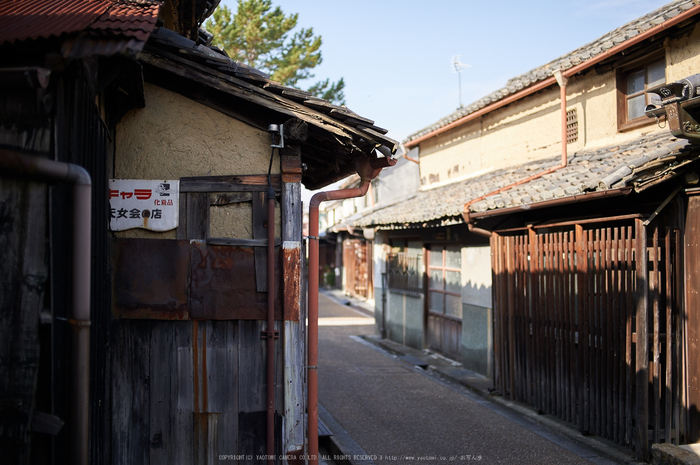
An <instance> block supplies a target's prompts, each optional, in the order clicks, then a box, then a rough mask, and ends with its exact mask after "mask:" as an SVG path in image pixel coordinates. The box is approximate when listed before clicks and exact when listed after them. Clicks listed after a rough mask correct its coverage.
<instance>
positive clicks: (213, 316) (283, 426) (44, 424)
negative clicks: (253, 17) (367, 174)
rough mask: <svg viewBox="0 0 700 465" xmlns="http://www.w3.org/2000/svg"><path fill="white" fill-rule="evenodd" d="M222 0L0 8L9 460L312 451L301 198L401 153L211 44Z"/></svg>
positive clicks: (362, 125)
mask: <svg viewBox="0 0 700 465" xmlns="http://www.w3.org/2000/svg"><path fill="white" fill-rule="evenodd" d="M213 3H214V4H212V2H199V1H198V2H194V1H175V0H173V1H166V2H165V3H163V4H162V5H161V4H160V3H157V2H149V1H143V2H120V1H116V0H97V1H90V2H84V1H79V0H51V1H38V0H21V1H16V2H11V3H9V4H8V3H6V4H4V5H2V6H0V53H1V54H2V56H3V63H2V67H1V68H0V82H1V83H2V86H0V102H1V111H0V199H1V200H0V211H1V212H2V214H1V216H2V218H3V219H2V225H3V226H2V231H1V232H0V243H2V244H3V246H4V247H3V250H4V252H3V260H1V262H2V265H0V269H1V270H2V271H1V272H0V276H1V278H0V279H2V288H1V290H0V341H1V342H0V347H2V348H1V349H0V373H1V374H2V377H1V379H2V381H0V425H1V427H0V445H1V448H2V450H3V454H4V459H6V460H8V461H10V462H12V463H29V462H30V461H32V462H33V461H41V462H44V463H112V464H131V463H140V464H147V463H151V464H156V463H168V464H170V463H212V462H214V461H215V460H217V459H218V458H220V457H222V456H226V457H239V458H240V457H243V460H244V461H246V462H261V461H265V460H264V459H260V458H259V457H258V456H259V455H267V456H268V458H269V459H270V460H269V461H271V462H276V463H283V462H284V463H286V462H289V463H295V461H303V460H302V458H301V457H300V456H301V455H303V454H304V453H306V452H308V450H307V449H306V448H307V439H308V438H309V437H311V436H314V435H315V433H316V432H315V431H312V433H311V434H307V430H306V425H307V421H306V408H307V400H306V376H307V375H306V368H307V362H306V352H305V351H306V345H305V337H306V329H305V305H304V302H305V296H304V295H303V291H304V290H305V275H304V272H303V267H304V263H305V260H304V253H303V251H304V248H303V247H302V243H303V242H304V238H303V237H302V208H301V185H302V184H304V185H305V186H306V187H308V188H310V189H318V188H320V187H323V186H326V185H328V184H330V183H332V182H335V181H337V180H339V179H342V178H344V177H346V176H348V175H349V174H351V173H354V172H355V169H356V166H357V164H358V162H362V161H367V160H371V159H377V153H376V152H375V149H377V148H379V149H381V150H382V151H383V153H390V152H393V151H394V150H395V145H396V143H395V142H394V141H393V140H391V139H390V138H387V137H386V136H385V135H384V134H385V133H386V130H384V129H382V128H379V127H376V126H374V123H373V122H372V121H371V120H368V119H366V118H363V117H360V116H359V115H357V114H355V113H353V112H351V111H350V110H348V109H347V108H345V107H338V106H335V105H332V104H330V103H329V102H327V101H324V100H321V99H318V98H315V97H313V96H312V95H310V94H308V93H306V92H303V91H299V90H296V89H292V88H288V87H284V86H281V85H279V84H277V83H275V82H273V81H271V80H270V79H269V77H268V76H266V75H265V74H263V73H261V72H259V71H257V70H255V69H252V68H250V67H247V66H244V65H242V64H239V63H236V62H233V61H231V60H230V59H229V58H227V57H226V56H225V55H224V54H222V53H221V52H220V51H219V50H217V49H215V48H212V47H210V46H208V45H207V36H208V34H206V33H205V32H204V31H202V30H200V29H199V26H200V25H201V23H202V21H203V20H204V19H205V18H206V16H207V15H208V14H209V13H211V11H212V9H213V7H214V6H215V4H216V3H218V2H213ZM380 158H381V157H380ZM71 341H73V343H71ZM73 352H74V353H75V356H74V357H73V358H71V356H70V354H71V353H73ZM309 414H310V415H311V412H309ZM310 422H311V420H310ZM69 444H72V447H69Z"/></svg>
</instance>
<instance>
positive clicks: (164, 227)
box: [109, 179, 180, 231]
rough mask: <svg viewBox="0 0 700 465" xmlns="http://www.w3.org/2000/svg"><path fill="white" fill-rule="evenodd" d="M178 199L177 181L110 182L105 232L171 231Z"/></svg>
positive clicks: (128, 180) (118, 180)
mask: <svg viewBox="0 0 700 465" xmlns="http://www.w3.org/2000/svg"><path fill="white" fill-rule="evenodd" d="M179 197H180V181H153V180H139V179H110V180H109V206H110V210H111V211H110V219H109V229H110V230H111V231H124V230H125V229H132V228H143V229H148V230H151V231H169V230H171V229H175V228H177V224H178V214H179V209H178V199H179Z"/></svg>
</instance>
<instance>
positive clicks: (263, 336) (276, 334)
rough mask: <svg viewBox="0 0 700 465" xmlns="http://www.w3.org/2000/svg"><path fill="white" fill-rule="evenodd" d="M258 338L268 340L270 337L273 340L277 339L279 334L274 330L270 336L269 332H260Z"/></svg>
mask: <svg viewBox="0 0 700 465" xmlns="http://www.w3.org/2000/svg"><path fill="white" fill-rule="evenodd" d="M260 336H261V337H262V338H263V339H269V338H270V337H272V338H273V339H279V337H280V332H279V331H277V330H275V331H272V335H270V331H261V333H260Z"/></svg>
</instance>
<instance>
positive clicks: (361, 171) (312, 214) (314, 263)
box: [306, 157, 396, 465]
mask: <svg viewBox="0 0 700 465" xmlns="http://www.w3.org/2000/svg"><path fill="white" fill-rule="evenodd" d="M395 164H396V160H394V159H392V158H389V157H386V158H374V159H369V158H362V159H360V160H357V161H356V165H355V166H356V169H357V174H358V175H360V179H361V181H362V182H361V183H360V185H359V187H354V188H351V189H341V190H335V191H328V192H319V193H318V194H315V195H314V196H313V197H311V201H310V202H309V327H308V366H307V367H306V368H307V382H308V405H307V408H308V413H309V420H308V437H309V454H308V455H309V457H308V458H309V463H310V464H311V465H318V459H319V457H318V266H319V259H318V241H319V224H318V207H319V205H321V203H322V202H325V201H328V200H345V199H352V198H355V197H362V196H363V195H365V194H366V193H367V189H369V186H370V181H372V179H374V178H376V177H377V176H378V175H379V172H380V171H381V170H382V168H383V167H385V166H393V165H395Z"/></svg>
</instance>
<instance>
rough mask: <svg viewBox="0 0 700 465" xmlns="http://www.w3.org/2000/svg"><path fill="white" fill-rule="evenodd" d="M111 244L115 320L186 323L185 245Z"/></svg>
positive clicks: (119, 241)
mask: <svg viewBox="0 0 700 465" xmlns="http://www.w3.org/2000/svg"><path fill="white" fill-rule="evenodd" d="M112 244H113V249H112V250H113V252H112V267H113V270H114V272H113V273H112V292H113V293H114V296H113V297H114V298H113V299H112V301H113V313H114V315H115V316H116V317H120V318H144V319H148V318H152V319H168V320H185V319H188V317H189V315H188V306H189V305H188V303H189V288H190V276H189V274H190V273H189V268H190V265H189V262H190V258H189V257H190V250H189V249H190V247H189V241H172V240H159V239H114V241H113V242H112Z"/></svg>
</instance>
